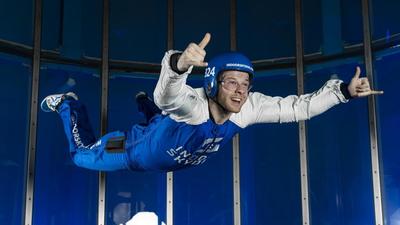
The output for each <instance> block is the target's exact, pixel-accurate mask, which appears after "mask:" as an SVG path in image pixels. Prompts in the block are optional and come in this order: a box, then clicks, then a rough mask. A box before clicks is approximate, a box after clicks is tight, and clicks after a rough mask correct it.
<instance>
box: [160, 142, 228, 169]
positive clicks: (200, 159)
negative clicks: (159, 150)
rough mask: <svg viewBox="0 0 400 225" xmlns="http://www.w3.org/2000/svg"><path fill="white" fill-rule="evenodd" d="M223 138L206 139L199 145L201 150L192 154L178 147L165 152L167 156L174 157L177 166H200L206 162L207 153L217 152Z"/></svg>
mask: <svg viewBox="0 0 400 225" xmlns="http://www.w3.org/2000/svg"><path fill="white" fill-rule="evenodd" d="M222 139H223V138H209V139H206V140H205V141H204V142H203V144H202V145H201V149H198V150H196V151H195V152H194V153H193V154H192V153H191V152H189V151H187V150H185V149H183V146H180V147H178V148H176V149H172V148H171V149H170V150H168V151H167V153H168V155H170V156H171V157H174V161H176V162H178V164H184V165H188V164H190V165H194V166H195V165H200V164H203V163H204V162H205V161H206V160H207V155H206V154H207V153H212V152H217V151H218V149H219V146H220V142H221V141H222Z"/></svg>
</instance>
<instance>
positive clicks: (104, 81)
mask: <svg viewBox="0 0 400 225" xmlns="http://www.w3.org/2000/svg"><path fill="white" fill-rule="evenodd" d="M109 9H110V3H109V0H103V43H102V61H101V114H100V118H101V122H100V123H101V124H100V131H101V135H104V134H105V133H106V132H107V122H108V115H107V108H108V98H107V97H108V76H109V66H108V61H109V55H108V53H109V17H110V15H109V14H110V13H109ZM98 176H99V196H98V217H97V224H98V225H104V224H105V210H106V207H105V204H106V173H105V172H102V171H100V172H99V175H98Z"/></svg>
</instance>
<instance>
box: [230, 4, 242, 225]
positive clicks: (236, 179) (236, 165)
mask: <svg viewBox="0 0 400 225" xmlns="http://www.w3.org/2000/svg"><path fill="white" fill-rule="evenodd" d="M230 10H231V13H230V17H231V18H230V39H231V43H230V48H231V51H236V50H237V38H236V34H237V21H236V17H237V11H236V10H237V2H236V0H231V8H230ZM239 139H240V137H239V134H236V135H235V136H234V137H233V140H232V160H233V162H232V163H233V168H232V169H233V224H234V225H240V224H241V211H240V208H241V207H240V155H239V150H240V146H239Z"/></svg>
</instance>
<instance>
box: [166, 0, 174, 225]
mask: <svg viewBox="0 0 400 225" xmlns="http://www.w3.org/2000/svg"><path fill="white" fill-rule="evenodd" d="M167 7H168V12H167V14H168V28H167V33H168V37H167V48H168V49H172V48H173V47H174V1H173V0H168V6H167ZM173 203H174V173H173V172H168V173H167V212H166V213H167V215H166V217H167V218H166V220H167V221H166V222H167V225H172V224H173V221H174V211H173V210H174V204H173Z"/></svg>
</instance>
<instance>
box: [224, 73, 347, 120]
mask: <svg viewBox="0 0 400 225" xmlns="http://www.w3.org/2000/svg"><path fill="white" fill-rule="evenodd" d="M342 82H343V81H341V80H329V81H327V82H326V83H325V85H324V86H322V87H321V88H320V89H319V90H318V91H315V92H313V93H310V94H304V95H300V96H296V95H290V96H287V97H285V98H282V97H271V96H266V95H263V94H261V93H258V92H253V93H250V94H249V97H248V99H247V101H246V103H245V104H244V105H243V107H242V110H241V111H240V113H237V114H235V115H233V116H232V118H231V120H232V121H233V122H235V123H236V124H237V125H239V126H240V127H243V128H244V127H246V126H248V125H251V124H255V123H275V122H279V123H286V122H297V121H299V120H307V119H310V118H312V117H314V116H316V115H319V114H321V113H323V112H325V111H326V110H328V109H329V108H331V107H333V106H335V105H337V104H339V103H340V102H343V103H345V102H348V100H347V99H346V98H345V97H344V95H343V94H342V92H341V91H340V84H341V83H342Z"/></svg>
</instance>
